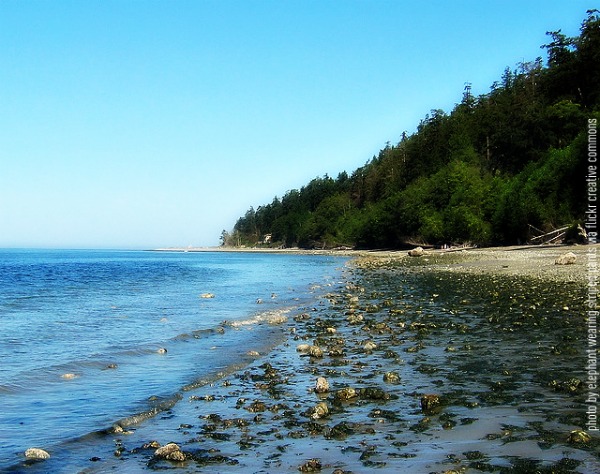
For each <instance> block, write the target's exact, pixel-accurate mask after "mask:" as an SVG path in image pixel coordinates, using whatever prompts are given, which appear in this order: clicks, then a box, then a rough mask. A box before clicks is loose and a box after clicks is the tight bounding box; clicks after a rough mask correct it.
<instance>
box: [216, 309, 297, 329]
mask: <svg viewBox="0 0 600 474" xmlns="http://www.w3.org/2000/svg"><path fill="white" fill-rule="evenodd" d="M293 309H294V307H288V308H279V309H274V310H269V311H263V312H261V313H258V314H255V315H253V316H252V317H250V318H248V319H241V320H238V321H224V322H223V323H222V324H223V325H226V326H231V327H233V328H242V327H245V326H252V325H254V324H260V323H267V324H273V325H277V324H282V323H284V322H286V321H287V316H286V315H287V314H288V313H289V312H290V311H292V310H293Z"/></svg>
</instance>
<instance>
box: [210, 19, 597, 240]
mask: <svg viewBox="0 0 600 474" xmlns="http://www.w3.org/2000/svg"><path fill="white" fill-rule="evenodd" d="M547 36H548V43H547V44H545V45H543V46H542V49H543V50H545V54H546V56H547V57H546V60H545V61H544V60H543V59H542V58H541V57H539V58H537V59H535V60H533V61H530V62H521V63H519V64H517V66H516V67H513V68H510V67H507V68H506V69H505V70H504V73H503V74H502V77H501V78H500V79H499V80H498V81H496V82H494V83H493V84H492V85H491V87H490V91H489V92H488V93H486V94H483V95H480V96H477V97H475V96H473V95H472V93H471V86H470V85H469V84H468V83H467V84H466V85H465V89H464V91H462V97H461V95H460V91H459V93H458V97H459V99H460V103H457V104H456V105H455V107H454V109H453V110H452V111H451V112H450V113H446V112H444V111H443V110H432V111H431V112H430V113H429V114H427V115H426V116H425V118H423V119H422V120H421V122H420V123H419V124H418V127H417V129H416V131H415V133H413V134H410V135H408V134H407V133H406V132H405V133H403V134H402V138H401V140H400V142H399V143H397V144H389V143H388V144H387V145H386V146H385V147H384V148H383V149H382V150H380V151H379V154H378V155H377V156H373V158H372V159H370V160H369V161H367V162H366V164H365V165H364V166H362V167H360V168H358V169H356V170H355V171H353V172H352V173H350V174H348V173H347V172H345V171H343V172H340V173H339V174H338V176H337V177H336V178H332V177H330V176H327V175H325V176H323V177H316V178H315V179H313V180H311V181H310V182H309V183H308V184H306V185H305V186H303V187H302V188H301V189H294V190H290V191H288V192H286V194H285V195H284V196H283V197H281V198H279V197H275V198H274V199H273V201H272V202H271V203H269V204H266V205H263V206H260V207H258V208H257V209H254V208H252V207H251V208H250V209H249V210H248V211H247V212H246V214H245V215H244V216H242V217H240V218H239V219H238V220H237V222H236V223H235V225H234V227H233V229H232V230H231V231H225V230H224V231H223V233H222V235H221V243H222V245H224V246H252V247H254V246H267V247H296V246H297V247H300V248H339V247H344V248H362V249H375V248H404V247H406V246H408V245H414V244H424V245H434V246H439V245H457V244H463V245H464V244H471V245H480V246H487V245H511V244H518V243H525V242H527V241H529V240H530V239H531V238H532V236H534V235H536V234H539V233H543V232H549V231H551V230H553V229H556V228H558V227H562V226H567V225H577V223H580V224H582V223H583V220H584V213H585V209H586V202H587V194H586V185H585V179H586V174H587V156H588V139H587V138H588V135H587V127H588V120H593V119H596V120H598V119H600V15H599V11H598V10H590V11H588V12H587V16H586V18H585V19H584V21H583V22H582V25H581V29H580V34H579V35H578V36H576V37H567V36H566V35H564V34H563V33H562V32H561V30H558V31H550V32H547Z"/></svg>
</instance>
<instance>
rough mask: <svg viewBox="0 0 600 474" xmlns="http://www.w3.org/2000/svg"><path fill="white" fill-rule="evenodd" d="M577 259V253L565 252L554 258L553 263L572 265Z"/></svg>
mask: <svg viewBox="0 0 600 474" xmlns="http://www.w3.org/2000/svg"><path fill="white" fill-rule="evenodd" d="M576 260H577V255H575V254H574V253H573V252H567V253H565V254H563V255H561V256H559V257H556V260H554V264H555V265H573V264H574V263H575V261H576Z"/></svg>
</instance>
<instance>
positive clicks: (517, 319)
mask: <svg viewBox="0 0 600 474" xmlns="http://www.w3.org/2000/svg"><path fill="white" fill-rule="evenodd" d="M568 252H572V253H573V254H574V255H575V261H574V262H572V263H570V264H568V265H559V264H556V263H555V262H556V259H557V258H558V257H560V256H562V255H564V254H566V253H568ZM594 252H595V247H593V246H580V247H562V246H556V247H534V248H502V249H470V250H458V251H438V250H436V251H427V250H426V251H425V252H424V254H423V255H421V256H419V257H409V256H407V253H406V252H361V253H359V254H358V255H356V256H355V258H354V259H352V260H351V261H349V262H348V264H347V265H346V267H345V269H344V270H343V279H342V281H340V282H338V284H337V285H332V287H331V288H329V289H327V291H326V292H320V294H321V295H322V296H320V297H319V298H318V299H315V301H314V304H313V305H310V306H307V307H304V308H302V309H301V310H299V311H298V312H296V313H294V314H288V315H287V317H286V318H278V319H277V320H276V321H270V324H272V325H273V327H274V330H280V331H281V332H282V333H283V334H285V335H286V338H285V342H283V343H282V344H280V345H278V346H276V347H274V348H272V349H270V350H265V349H264V348H258V347H257V348H254V347H248V348H247V353H246V360H245V361H240V362H241V363H242V362H243V364H247V365H245V367H244V368H242V369H241V370H238V371H235V372H232V373H226V374H225V373H224V374H222V377H221V378H219V379H217V380H210V381H207V383H206V384H205V385H203V386H200V387H195V388H193V389H190V390H189V391H187V392H184V393H183V395H182V399H181V400H180V401H179V402H178V403H177V404H175V405H174V406H173V407H171V408H170V409H167V410H166V411H164V412H161V413H159V414H158V415H157V416H155V417H154V418H151V419H148V420H146V421H144V422H143V423H141V424H139V425H135V424H132V425H128V426H126V425H120V424H116V425H115V426H114V427H113V428H111V429H110V430H108V431H107V432H102V433H97V434H95V435H94V436H97V437H98V438H99V439H101V440H102V442H101V443H98V444H97V446H98V452H96V453H94V455H93V456H89V453H87V452H78V451H77V445H76V444H74V445H72V446H65V448H64V452H57V453H51V454H52V456H51V457H50V458H49V459H45V460H36V459H28V460H26V461H24V463H23V464H22V465H21V468H22V469H26V470H27V472H47V471H46V470H47V469H48V468H51V470H52V472H75V471H73V470H72V469H73V468H74V467H77V471H78V472H86V473H99V472H148V471H159V470H169V471H173V472H205V471H206V472H209V471H210V472H220V473H228V472H244V473H250V472H253V473H281V472H325V473H335V474H341V473H350V472H353V473H364V472H380V473H396V472H410V473H416V474H418V473H447V474H450V473H483V472H501V473H531V472H539V473H548V474H549V473H592V472H600V437H598V435H597V434H595V433H594V432H592V431H589V430H586V422H587V421H588V416H587V414H586V411H587V410H588V409H589V406H590V404H589V403H588V402H586V400H587V397H588V388H587V378H586V377H587V374H586V349H587V328H588V326H587V319H586V309H587V308H586V304H585V303H586V298H587V290H586V288H587V286H586V285H587V276H588V274H589V268H588V263H589V261H590V258H591V257H590V255H591V253H594ZM223 327H224V331H225V332H226V331H231V330H236V329H235V328H231V327H228V326H227V325H226V324H224V326H223ZM247 330H251V328H247ZM595 349H596V351H597V348H595ZM243 364H242V365H243ZM82 457H86V459H85V460H82V459H81V458H82ZM82 461H85V466H86V467H85V468H84V469H81V465H82V464H81V463H82ZM21 468H15V469H14V470H13V471H11V472H17V471H19V469H21Z"/></svg>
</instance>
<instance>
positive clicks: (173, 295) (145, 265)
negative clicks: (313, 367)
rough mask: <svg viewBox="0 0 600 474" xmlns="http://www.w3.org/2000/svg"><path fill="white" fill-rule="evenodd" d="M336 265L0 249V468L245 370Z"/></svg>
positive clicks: (248, 257)
mask: <svg viewBox="0 0 600 474" xmlns="http://www.w3.org/2000/svg"><path fill="white" fill-rule="evenodd" d="M342 262H343V259H335V258H323V257H318V258H316V257H311V256H298V255H277V256H273V255H264V254H244V253H235V254H229V253H164V252H131V251H58V250H54V251H41V250H0V359H1V360H2V364H1V365H0V407H1V408H0V469H2V468H4V467H7V466H9V465H11V464H14V463H15V462H18V461H20V460H22V455H23V452H24V451H25V449H27V448H29V447H31V446H36V447H43V448H45V449H47V450H50V451H52V449H53V448H54V449H56V450H57V449H59V448H57V446H60V445H61V443H65V442H68V441H69V440H72V439H75V438H79V437H81V436H85V435H86V434H88V433H92V432H95V431H98V430H103V429H106V428H108V427H110V426H111V425H112V424H113V423H115V422H118V421H119V422H120V424H121V425H123V426H127V425H129V424H132V423H134V422H137V421H139V420H140V419H142V418H145V417H148V416H153V415H155V414H156V413H159V412H160V411H162V410H164V409H165V408H167V407H168V406H170V405H171V404H172V403H174V402H176V401H177V400H178V399H180V398H181V391H182V390H189V389H191V388H193V387H194V386H196V385H202V384H204V383H207V382H209V381H210V380H213V379H215V378H216V377H220V376H222V375H223V374H224V373H228V372H229V371H231V370H233V369H235V368H239V367H240V366H243V365H244V364H247V363H249V362H251V361H252V358H251V357H248V356H247V355H246V353H247V352H248V351H249V350H255V351H259V352H261V351H262V352H264V351H267V350H268V349H269V348H270V347H272V346H273V345H275V344H277V343H278V342H279V341H281V338H282V333H281V329H280V328H279V327H277V326H273V325H270V324H268V321H269V320H272V319H274V318H275V317H276V316H285V315H286V314H287V313H288V312H289V311H290V310H292V309H293V308H295V307H297V306H299V305H302V304H305V303H306V301H312V298H313V295H312V293H313V289H312V287H313V286H314V285H325V286H326V285H330V284H332V282H334V281H335V278H336V276H337V275H338V273H339V266H340V265H341V264H342ZM208 293H210V294H212V295H214V298H205V297H202V295H205V296H207V294H208ZM258 300H260V301H258ZM257 303H259V304H257ZM159 349H166V352H164V351H162V353H159ZM134 415H140V416H138V417H137V418H136V417H133V418H132V416H134ZM92 438H93V437H92ZM92 438H90V439H89V440H88V442H92V441H93V439H92Z"/></svg>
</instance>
